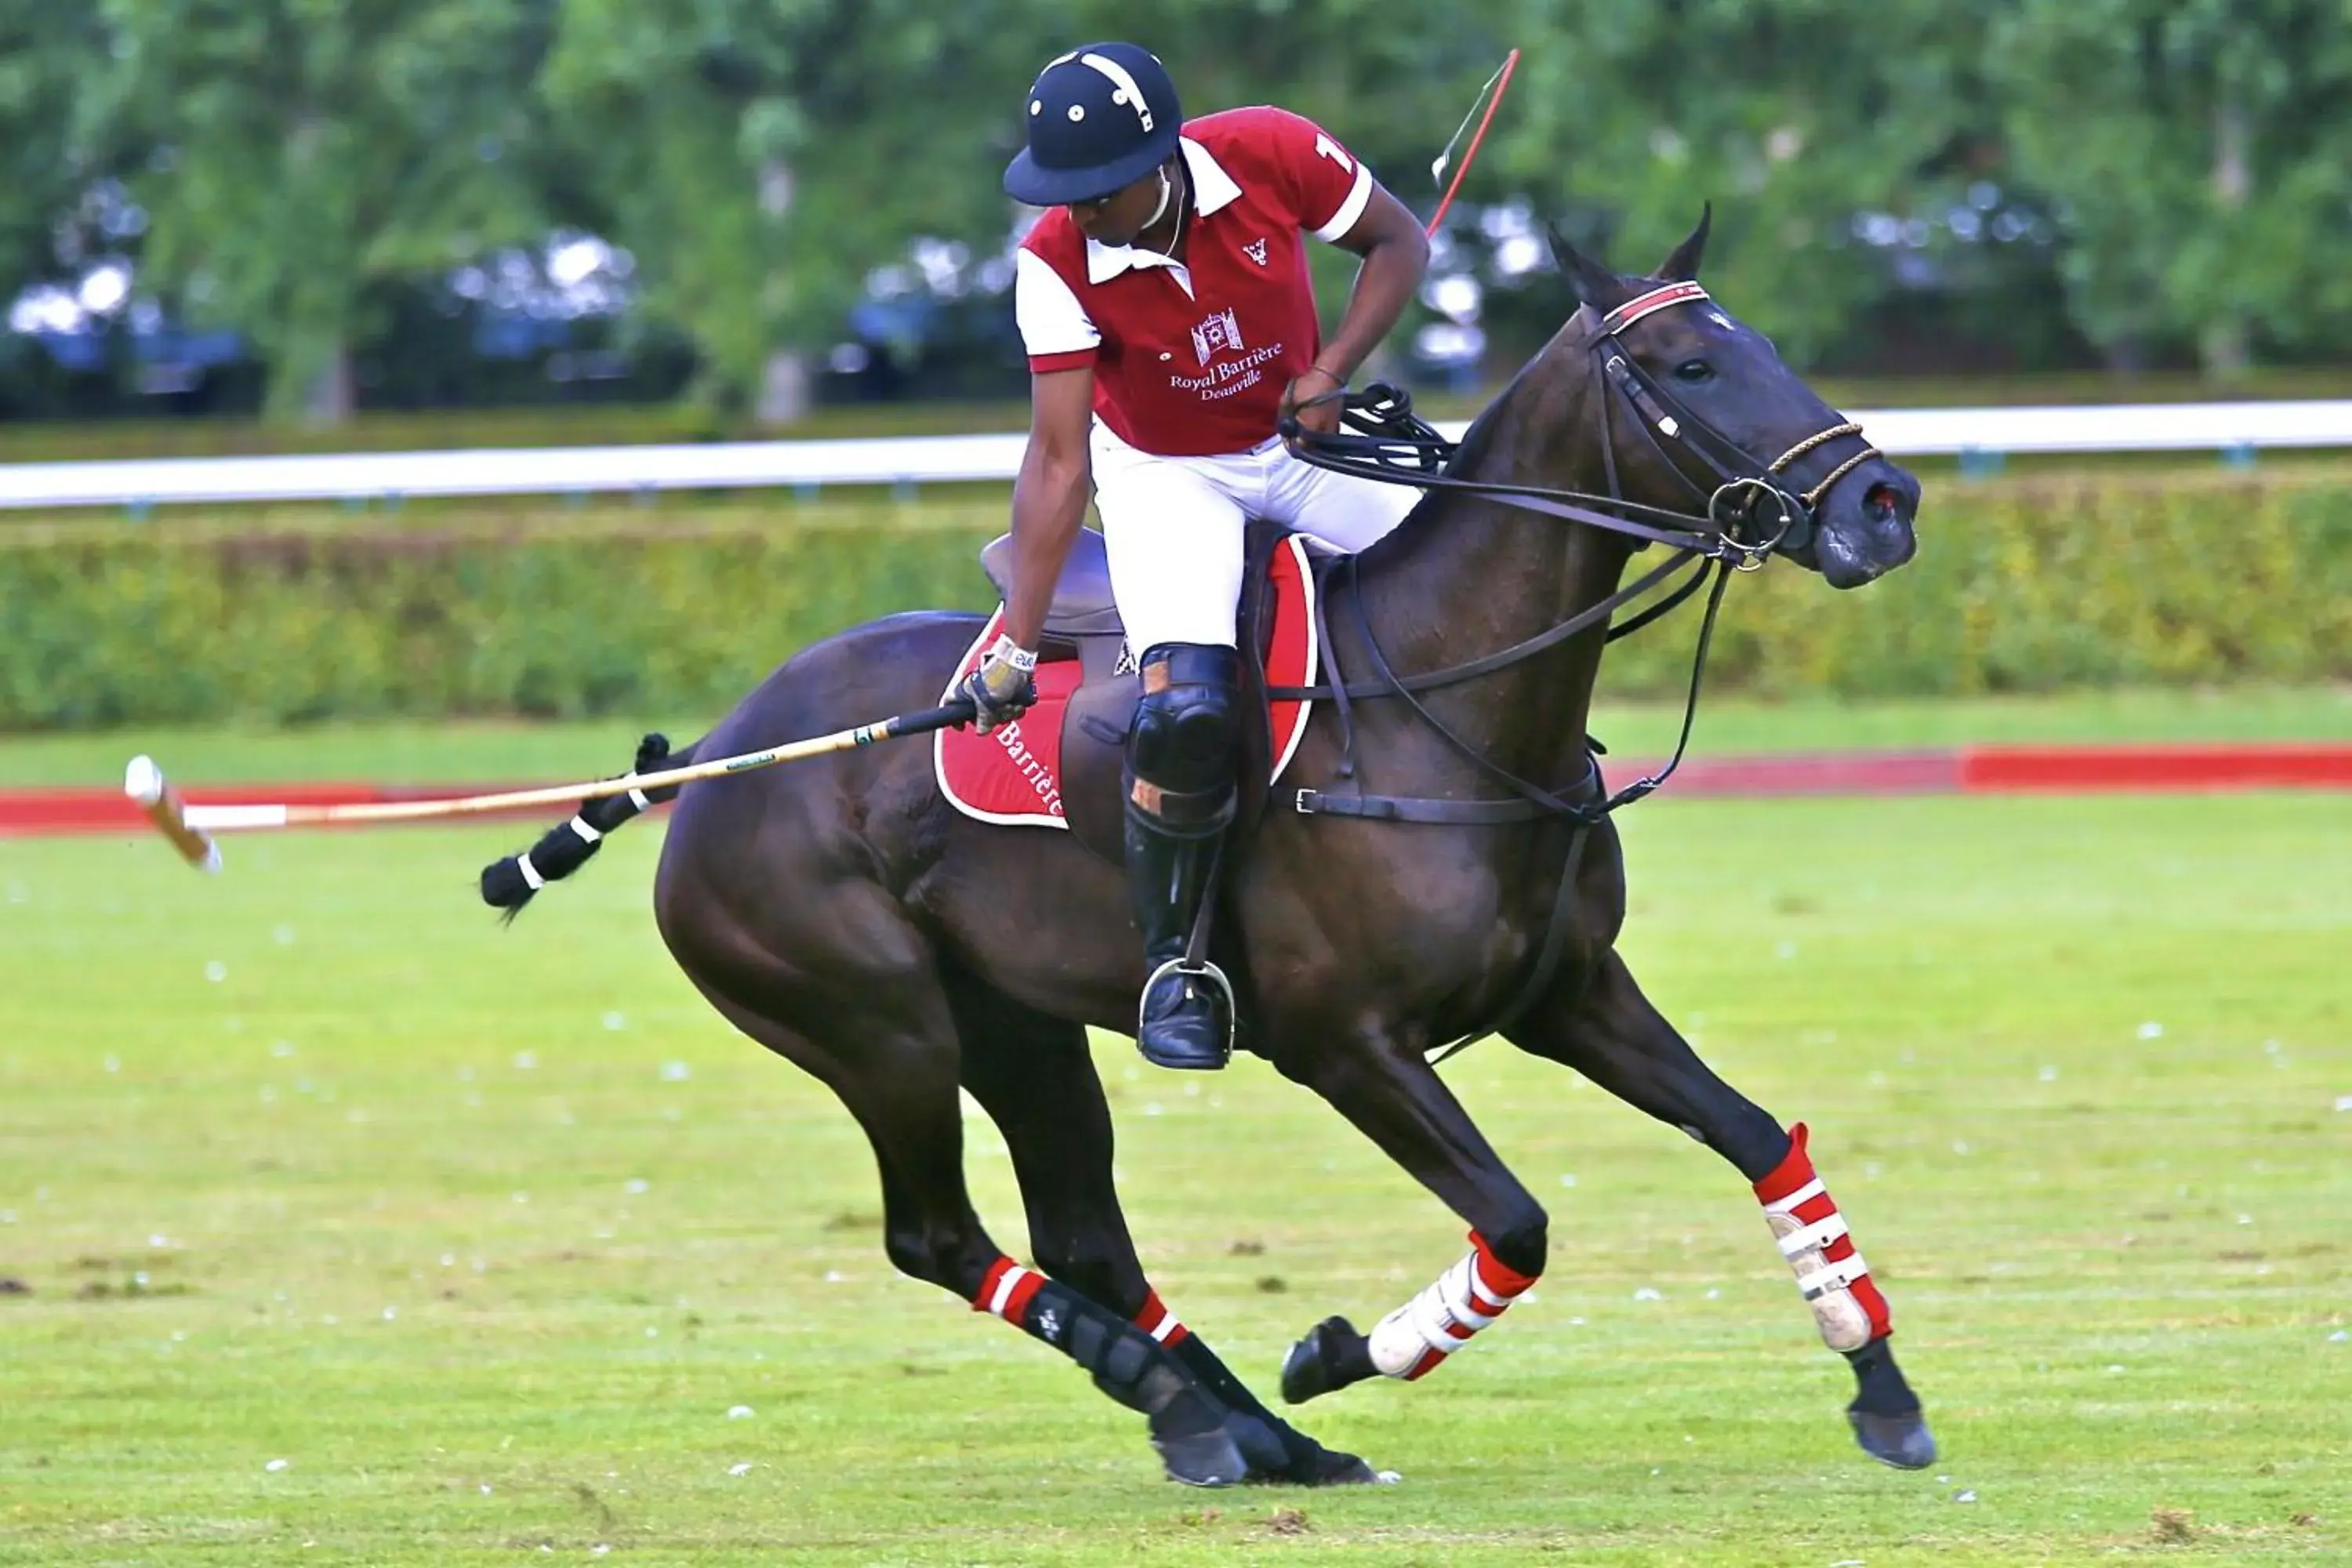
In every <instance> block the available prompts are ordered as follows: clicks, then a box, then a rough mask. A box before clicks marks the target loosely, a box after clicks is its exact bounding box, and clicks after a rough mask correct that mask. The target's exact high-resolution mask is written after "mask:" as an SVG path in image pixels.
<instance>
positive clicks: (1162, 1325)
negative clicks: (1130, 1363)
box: [1135, 1290, 1192, 1350]
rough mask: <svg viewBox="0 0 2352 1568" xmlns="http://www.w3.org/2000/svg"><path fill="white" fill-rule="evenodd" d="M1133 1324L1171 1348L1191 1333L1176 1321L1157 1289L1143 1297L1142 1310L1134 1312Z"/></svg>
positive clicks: (1190, 1335) (1179, 1343) (1189, 1336)
mask: <svg viewBox="0 0 2352 1568" xmlns="http://www.w3.org/2000/svg"><path fill="white" fill-rule="evenodd" d="M1135 1326H1136V1327H1137V1328H1139V1329H1141V1330H1142V1331H1144V1332H1145V1333H1147V1334H1150V1336H1151V1337H1152V1338H1153V1339H1154V1340H1156V1341H1158V1342H1160V1343H1161V1344H1163V1345H1166V1346H1167V1347H1168V1348H1169V1349H1171V1350H1173V1349H1175V1348H1176V1347H1177V1346H1178V1345H1181V1344H1182V1343H1183V1342H1185V1341H1186V1340H1188V1339H1190V1338H1191V1337H1192V1330H1190V1329H1188V1328H1186V1327H1185V1326H1184V1325H1183V1324H1182V1323H1181V1322H1178V1321H1176V1314H1175V1313H1173V1312H1171V1311H1170V1310H1168V1307H1167V1303H1165V1302H1163V1301H1161V1300H1160V1292H1159V1291H1157V1290H1153V1291H1151V1292H1150V1294H1148V1295H1146V1296H1145V1297H1144V1298H1143V1310H1141V1311H1140V1312H1138V1313H1136V1314H1135Z"/></svg>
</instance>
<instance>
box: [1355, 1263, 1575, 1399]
mask: <svg viewBox="0 0 2352 1568" xmlns="http://www.w3.org/2000/svg"><path fill="white" fill-rule="evenodd" d="M1470 1240H1471V1242H1472V1244H1473V1245H1472V1247H1471V1250H1470V1252H1469V1254H1468V1256H1466V1257H1465V1258H1463V1259H1462V1260H1461V1261H1460V1262H1459V1263H1456V1264H1455V1265H1454V1267H1453V1268H1449V1269H1447V1270H1446V1271H1445V1272H1444V1273H1443V1274H1441V1275H1439V1276H1438V1277H1437V1279H1435V1280H1434V1281H1433V1283H1431V1284H1430V1285H1429V1286H1428V1287H1427V1288H1426V1289H1423V1291H1422V1292H1421V1293H1420V1294H1419V1295H1417V1296H1415V1297H1414V1298H1413V1299H1412V1300H1410V1301H1407V1302H1406V1303H1405V1304H1404V1305H1403V1306H1402V1307H1399V1308H1398V1309H1397V1310H1395V1311H1393V1312H1391V1313H1390V1314H1389V1315H1388V1316H1387V1317H1385V1318H1382V1319H1381V1321H1379V1322H1378V1323H1376V1324H1374V1325H1373V1326H1372V1331H1371V1334H1370V1345H1371V1352H1372V1364H1373V1365H1374V1366H1376V1367H1378V1368H1380V1370H1381V1372H1383V1373H1387V1374H1388V1375H1389V1376H1391V1377H1401V1378H1403V1379H1404V1380H1405V1381H1407V1382H1408V1383H1409V1382H1411V1381H1412V1379H1414V1378H1417V1377H1421V1376H1423V1375H1425V1374H1426V1373H1430V1372H1431V1371H1433V1370H1434V1369H1435V1368H1436V1366H1437V1365H1438V1363H1441V1362H1443V1361H1444V1359H1445V1358H1446V1357H1447V1356H1449V1355H1452V1354H1453V1353H1454V1352H1455V1351H1458V1350H1460V1349H1461V1348H1462V1347H1463V1346H1464V1345H1465V1344H1467V1343H1469V1342H1470V1339H1471V1336H1473V1335H1474V1334H1475V1333H1477V1331H1479V1330H1481V1329H1483V1328H1486V1327H1487V1326H1488V1325H1489V1324H1491V1323H1493V1322H1494V1321H1495V1320H1496V1319H1497V1318H1499V1317H1501V1316H1502V1315H1503V1313H1504V1312H1505V1311H1506V1310H1507V1309H1508V1308H1509V1307H1510V1304H1511V1303H1512V1302H1513V1301H1516V1300H1518V1299H1519V1297H1520V1296H1521V1295H1522V1294H1523V1293H1525V1292H1526V1290H1527V1289H1528V1287H1529V1286H1531V1285H1533V1284H1534V1283H1535V1282H1536V1280H1535V1276H1534V1275H1532V1274H1521V1273H1519V1272H1518V1271H1517V1269H1514V1268H1510V1267H1508V1266H1507V1265H1506V1264H1504V1263H1501V1262H1499V1261H1498V1260H1496V1257H1495V1255H1494V1254H1493V1253H1492V1252H1489V1251H1488V1250H1487V1249H1486V1242H1485V1241H1484V1240H1483V1239H1481V1238H1480V1237H1478V1236H1477V1234H1476V1233H1475V1232H1473V1233H1472V1235H1471V1237H1470Z"/></svg>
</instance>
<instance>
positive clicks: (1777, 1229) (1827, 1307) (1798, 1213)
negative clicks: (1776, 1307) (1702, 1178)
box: [1756, 1121, 1895, 1352]
mask: <svg viewBox="0 0 2352 1568" xmlns="http://www.w3.org/2000/svg"><path fill="white" fill-rule="evenodd" d="M1805 1138H1806V1132H1805V1124H1804V1123H1803V1122H1801V1121H1800V1122H1798V1123H1797V1124H1796V1125H1795V1126H1794V1127H1791V1128H1790V1129H1789V1153H1788V1157H1787V1158H1786V1159H1784V1160H1782V1161H1781V1162H1780V1164H1779V1166H1777V1167H1776V1168H1775V1169H1774V1170H1773V1172H1772V1173H1771V1174H1770V1175H1769V1176H1767V1177H1765V1178H1764V1179H1763V1180H1762V1181H1760V1182H1759V1183H1757V1184H1756V1201H1757V1202H1758V1203H1760V1204H1762V1205H1764V1219H1765V1223H1767V1224H1768V1225H1769V1226H1771V1227H1772V1237H1773V1239H1774V1240H1775V1241H1777V1242H1778V1243H1779V1244H1780V1256H1781V1257H1783V1258H1787V1259H1788V1260H1789V1267H1790V1268H1791V1269H1792V1270H1794V1271H1795V1273H1796V1276H1797V1289H1798V1291H1799V1292H1800V1293H1801V1295H1803V1297H1804V1298H1805V1305H1807V1306H1809V1307H1811V1309H1812V1310H1813V1322H1814V1325H1815V1326H1816V1327H1818V1328H1819V1329H1820V1330H1821V1331H1822V1342H1823V1343H1824V1344H1826V1345H1828V1346H1829V1347H1830V1349H1832V1350H1833V1351H1840V1352H1843V1351H1858V1350H1860V1349H1862V1347H1863V1346H1864V1345H1866V1344H1868V1343H1869V1342H1871V1341H1873V1340H1876V1339H1884V1338H1885V1336H1886V1335H1888V1334H1890V1333H1892V1332H1894V1331H1895V1324H1894V1320H1893V1318H1892V1317H1891V1316H1890V1315H1889V1313H1888V1311H1887V1308H1886V1298H1885V1296H1883V1295H1881V1294H1880V1293H1879V1289H1878V1287H1877V1286H1876V1285H1874V1284H1873V1283H1872V1282H1871V1278H1870V1268H1869V1266H1868V1265H1867V1264H1865V1263H1864V1262H1863V1260H1862V1254H1861V1253H1860V1252H1858V1251H1856V1250H1855V1249H1854V1245H1853V1237H1852V1236H1851V1235H1850V1234H1848V1232H1847V1230H1846V1224H1845V1216H1844V1215H1842V1214H1840V1213H1838V1206H1837V1200H1836V1199H1834V1198H1832V1197H1831V1196H1830V1192H1829V1188H1827V1187H1825V1186H1823V1185H1822V1179H1821V1177H1820V1176H1818V1175H1816V1174H1814V1173H1813V1161H1812V1156H1811V1155H1810V1154H1808V1153H1806V1152H1805Z"/></svg>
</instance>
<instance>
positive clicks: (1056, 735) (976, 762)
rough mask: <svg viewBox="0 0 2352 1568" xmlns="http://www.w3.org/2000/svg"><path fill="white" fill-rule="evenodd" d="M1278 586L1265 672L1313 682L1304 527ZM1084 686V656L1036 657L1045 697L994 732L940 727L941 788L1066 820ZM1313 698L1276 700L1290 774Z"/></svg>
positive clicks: (999, 623) (1025, 814)
mask: <svg viewBox="0 0 2352 1568" xmlns="http://www.w3.org/2000/svg"><path fill="white" fill-rule="evenodd" d="M1265 575H1266V583H1267V585H1268V586H1269V587H1270V588H1271V589H1272V590H1273V593H1274V643H1273V646H1272V647H1269V648H1268V649H1267V650H1266V659H1265V678H1266V682H1267V684H1268V685H1272V686H1311V685H1313V684H1314V682H1315V678H1316V671H1317V670H1318V668H1320V666H1321V652H1322V650H1321V649H1320V648H1318V647H1317V646H1316V643H1315V577H1314V574H1312V573H1311V572H1309V571H1308V570H1307V544H1306V542H1305V541H1304V540H1302V539H1300V538H1298V537H1297V535H1295V534H1294V535H1292V536H1291V537H1289V538H1287V539H1285V540H1283V541H1282V542H1281V543H1280V544H1279V545H1278V546H1276V549H1275V552H1274V554H1273V556H1272V558H1271V559H1270V560H1269V561H1268V562H1267V563H1266V573H1265ZM1003 620H1004V606H1003V605H998V606H997V608H996V613H995V614H994V615H992V616H989V617H988V625H986V626H982V628H981V629H980V636H978V637H974V638H973V639H972V643H971V647H968V648H966V649H965V650H964V654H963V658H961V659H960V660H958V661H957V663H956V672H955V677H954V679H951V680H950V681H949V682H948V690H947V694H945V695H942V697H941V699H940V700H942V701H945V700H947V695H951V694H952V693H953V691H954V689H955V685H956V682H957V681H960V680H961V679H963V678H964V677H965V676H966V675H969V674H970V673H971V671H973V670H975V669H977V668H980V660H981V656H982V654H984V653H985V652H986V651H987V649H988V647H989V645H990V644H992V643H993V642H995V640H996V637H997V633H998V632H999V631H1000V630H1001V629H1002V628H1003ZM1077 687H1078V661H1077V660H1076V659H1056V660H1055V661H1054V662H1052V663H1050V664H1041V665H1039V666H1038V667H1037V705H1036V706H1035V707H1034V708H1032V709H1030V710H1029V711H1028V712H1026V713H1024V714H1023V715H1022V716H1021V717H1020V718H1019V719H1018V720H1016V721H1013V723H1010V724H1006V725H1004V726H1003V727H1002V728H1000V729H998V730H996V731H994V732H992V733H991V734H986V735H982V734H979V733H977V732H975V731H971V730H941V731H940V732H939V735H938V738H937V739H936V740H935V741H934V742H932V749H931V757H932V763H933V768H934V771H935V772H936V773H937V774H938V776H939V781H940V794H941V795H945V796H947V798H948V802H949V804H950V805H953V806H954V807H955V808H956V809H957V810H958V811H961V812H962V813H963V814H964V815H965V816H970V817H976V818H978V819H979V820H980V821H982V822H996V823H1003V824H1004V825H1005V826H1018V827H1059V828H1062V829H1064V830H1067V829H1068V827H1069V824H1068V823H1066V822H1065V821H1063V820H1062V715H1063V712H1064V710H1066V709H1067V708H1068V707H1069V703H1070V693H1071V692H1073V691H1076V689H1077ZM1313 707H1314V704H1313V703H1311V702H1277V703H1276V704H1274V714H1273V718H1274V776H1275V777H1276V778H1277V779H1279V778H1280V777H1282V771H1283V769H1285V768H1286V767H1288V766H1289V765H1290V758H1291V754H1292V753H1293V752H1297V750H1298V742H1299V741H1300V740H1301V739H1302V738H1304V737H1305V735H1306V733H1307V710H1309V709H1311V708H1313Z"/></svg>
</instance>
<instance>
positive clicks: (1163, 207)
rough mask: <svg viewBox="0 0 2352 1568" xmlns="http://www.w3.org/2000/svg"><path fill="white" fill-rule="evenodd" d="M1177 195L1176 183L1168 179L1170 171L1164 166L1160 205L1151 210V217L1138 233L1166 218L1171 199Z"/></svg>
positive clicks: (1161, 171)
mask: <svg viewBox="0 0 2352 1568" xmlns="http://www.w3.org/2000/svg"><path fill="white" fill-rule="evenodd" d="M1175 194H1176V183H1175V182H1174V181H1173V180H1171V179H1170V178H1169V177H1168V170H1167V168H1166V166H1165V165H1162V166H1161V168H1160V205H1158V206H1156V207H1153V208H1152V209H1151V216H1150V217H1148V218H1145V219H1144V220H1143V228H1139V229H1138V230H1136V233H1138V234H1141V233H1142V232H1143V229H1148V228H1150V226H1152V225H1153V224H1156V223H1158V222H1159V221H1160V219H1161V218H1163V217H1166V216H1168V202H1169V199H1170V198H1171V197H1172V196H1173V195H1175Z"/></svg>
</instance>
